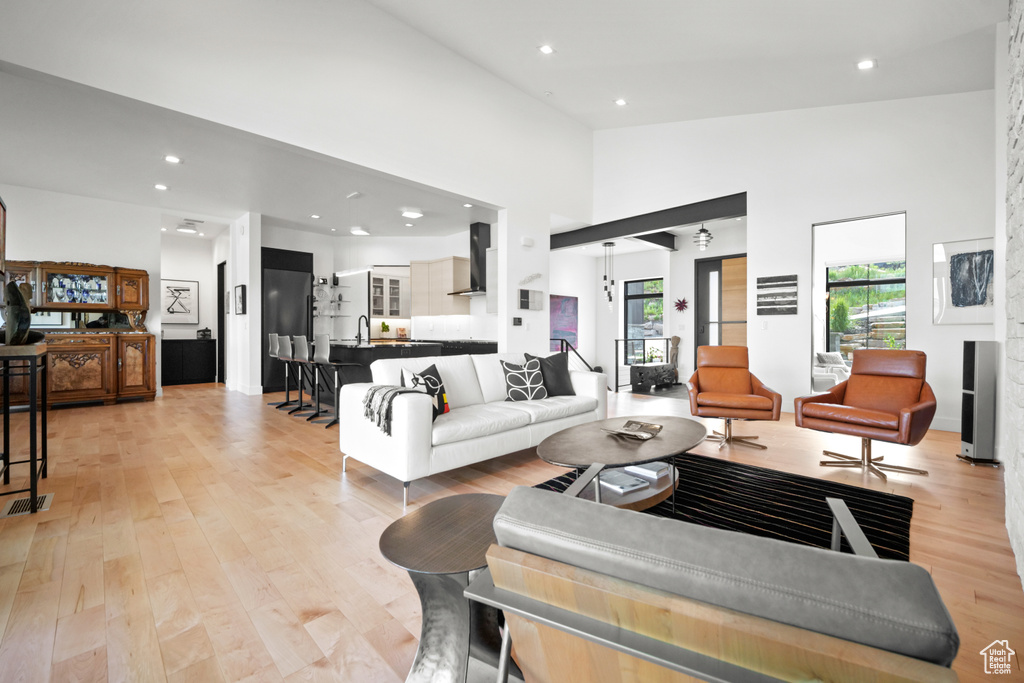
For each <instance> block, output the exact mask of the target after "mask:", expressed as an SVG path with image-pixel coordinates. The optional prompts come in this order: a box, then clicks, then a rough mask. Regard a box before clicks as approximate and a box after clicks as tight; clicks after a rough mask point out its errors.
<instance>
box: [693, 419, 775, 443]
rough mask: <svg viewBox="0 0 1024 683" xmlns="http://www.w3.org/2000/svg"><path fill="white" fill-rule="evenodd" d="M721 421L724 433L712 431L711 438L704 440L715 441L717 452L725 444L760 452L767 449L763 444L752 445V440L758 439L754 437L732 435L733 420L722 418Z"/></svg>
mask: <svg viewBox="0 0 1024 683" xmlns="http://www.w3.org/2000/svg"><path fill="white" fill-rule="evenodd" d="M723 419H724V420H725V432H724V433H723V432H720V431H718V430H713V432H712V434H711V436H709V437H707V439H706V440H707V441H717V442H718V450H722V448H723V447H724V446H725V445H726V444H730V445H731V444H736V445H737V446H749V447H750V448H758V449H760V450H762V451H763V450H765V449H767V448H768V447H767V446H765V445H763V444H759V443H752V441H753V440H754V439H757V438H758V437H756V436H738V435H736V434H733V433H732V420H733V418H731V417H726V418H723Z"/></svg>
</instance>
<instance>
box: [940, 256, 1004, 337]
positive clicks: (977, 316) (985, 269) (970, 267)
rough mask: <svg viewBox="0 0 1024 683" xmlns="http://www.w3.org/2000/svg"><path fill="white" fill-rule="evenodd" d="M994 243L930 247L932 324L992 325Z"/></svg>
mask: <svg viewBox="0 0 1024 683" xmlns="http://www.w3.org/2000/svg"><path fill="white" fill-rule="evenodd" d="M994 272H995V240H994V239H993V238H991V237H987V238H985V239H979V240H962V241H959V242H940V243H938V244H933V245H932V323H933V324H935V325H991V324H993V322H995V311H996V307H995V287H994V285H993V274H994Z"/></svg>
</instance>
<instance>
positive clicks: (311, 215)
mask: <svg viewBox="0 0 1024 683" xmlns="http://www.w3.org/2000/svg"><path fill="white" fill-rule="evenodd" d="M309 217H310V218H320V214H316V213H311V214H309Z"/></svg>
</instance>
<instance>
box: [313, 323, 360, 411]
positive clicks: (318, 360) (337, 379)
mask: <svg viewBox="0 0 1024 683" xmlns="http://www.w3.org/2000/svg"><path fill="white" fill-rule="evenodd" d="M313 362H314V363H315V364H316V369H317V376H318V378H319V376H320V368H323V369H324V371H325V372H324V375H326V377H330V378H332V381H329V382H328V381H327V380H325V383H327V384H329V387H330V390H331V391H332V392H333V393H334V417H333V418H331V419H330V420H316V421H315V422H314V423H313V424H318V425H319V424H322V425H326V426H325V427H324V429H330V428H331V427H333V426H334V425H336V424H338V390H339V389H341V384H342V382H341V368H343V367H346V366H352V367H362V366H360V364H359V363H341V362H335V361H332V360H331V336H330V335H328V334H320V335H317V337H316V341H315V343H314V344H313ZM328 370H330V374H328V373H327V371H328ZM319 391H320V385H319V383H318V384H317V398H316V408H317V416H319V415H323V414H324V411H323V410H322V409H321V407H320V394H319ZM307 419H308V418H307Z"/></svg>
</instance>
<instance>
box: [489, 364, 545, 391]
mask: <svg viewBox="0 0 1024 683" xmlns="http://www.w3.org/2000/svg"><path fill="white" fill-rule="evenodd" d="M500 363H501V369H502V370H503V371H504V373H505V400H506V401H535V400H539V399H542V398H547V397H548V392H547V391H546V390H545V389H544V376H543V375H541V373H540V361H538V360H537V359H536V358H535V359H533V360H528V361H526V362H525V363H523V364H522V365H516V364H515V363H508V362H506V361H500Z"/></svg>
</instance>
